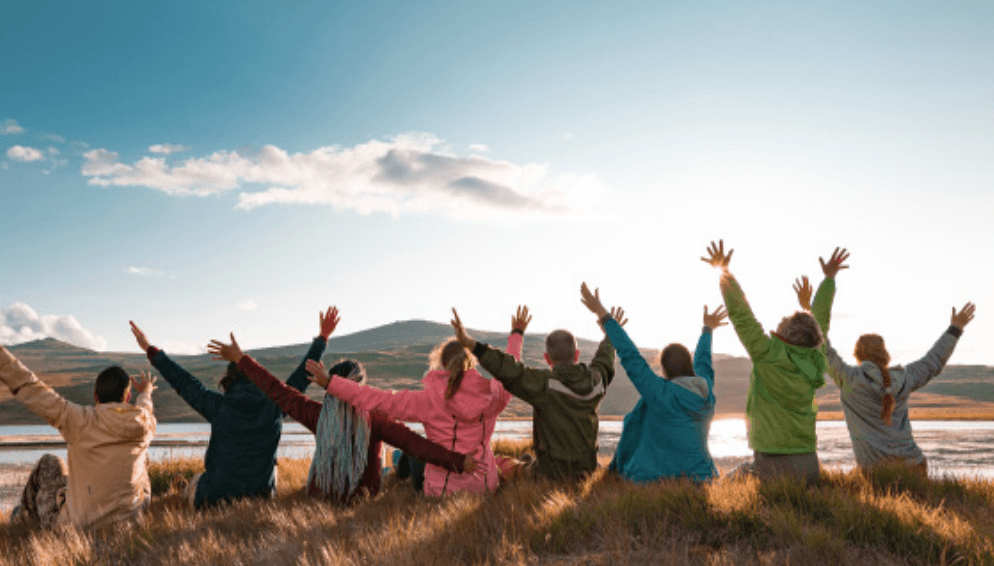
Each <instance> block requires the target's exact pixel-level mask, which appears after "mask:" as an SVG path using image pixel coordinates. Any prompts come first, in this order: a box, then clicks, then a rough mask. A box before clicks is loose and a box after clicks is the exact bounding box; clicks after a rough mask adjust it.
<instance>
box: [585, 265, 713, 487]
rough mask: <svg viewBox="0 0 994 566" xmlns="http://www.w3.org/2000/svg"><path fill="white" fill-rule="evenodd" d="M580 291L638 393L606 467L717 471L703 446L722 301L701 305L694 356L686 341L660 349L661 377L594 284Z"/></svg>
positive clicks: (676, 474)
mask: <svg viewBox="0 0 994 566" xmlns="http://www.w3.org/2000/svg"><path fill="white" fill-rule="evenodd" d="M580 293H581V295H582V297H583V299H582V300H583V304H584V305H586V306H587V308H588V309H590V310H591V312H593V313H594V314H596V315H597V317H598V319H602V320H604V322H603V326H604V331H605V332H606V333H607V336H608V338H609V339H610V340H611V344H613V345H614V348H615V350H617V352H618V356H619V357H620V358H621V366H622V367H623V368H625V372H626V373H627V374H628V378H629V379H631V380H632V383H633V384H634V385H635V388H636V389H637V390H638V392H639V394H640V395H641V398H640V399H639V400H638V403H636V405H635V408H634V409H632V411H631V412H630V413H628V414H627V415H626V416H625V424H624V427H623V428H622V431H621V439H620V441H619V442H618V448H617V450H616V451H615V453H614V458H613V459H612V460H611V464H610V469H611V470H613V471H615V472H617V473H618V474H620V475H621V476H622V477H624V478H626V479H629V480H632V481H636V482H649V481H654V480H658V479H660V478H681V477H684V478H690V479H692V480H694V481H697V482H703V481H707V480H709V479H711V478H714V477H717V475H718V474H717V470H716V469H715V466H714V460H712V459H711V452H710V451H709V450H708V433H709V432H710V429H711V419H712V418H713V417H714V404H715V398H714V369H713V368H712V366H711V333H712V331H713V330H714V329H715V328H718V327H719V326H724V325H725V324H727V323H725V322H723V320H724V318H725V317H726V316H727V314H726V313H725V312H724V311H723V310H722V308H721V307H718V310H716V311H715V312H714V313H711V314H708V308H707V306H705V307H704V330H703V332H702V333H701V338H700V340H698V342H697V352H696V353H695V355H694V358H693V361H691V357H690V352H689V351H688V350H687V348H686V347H685V346H683V345H682V344H670V345H669V346H667V347H666V348H664V349H663V351H662V353H661V354H660V363H661V365H662V367H663V374H664V376H665V377H663V378H660V376H658V375H656V373H655V372H653V371H652V369H651V368H650V367H649V364H648V363H646V361H645V359H644V358H643V357H642V355H641V354H640V353H639V351H638V348H636V346H635V344H634V343H633V342H632V341H631V339H630V338H629V337H628V333H627V332H625V330H624V329H623V328H622V325H621V324H619V323H618V321H616V320H613V319H611V318H610V315H609V314H608V312H607V309H605V308H604V306H603V305H602V304H601V301H600V294H599V293H598V292H597V290H595V291H594V293H593V294H591V293H590V290H589V289H588V288H587V284H586V283H584V284H583V285H582V286H581V287H580ZM605 317H606V318H605Z"/></svg>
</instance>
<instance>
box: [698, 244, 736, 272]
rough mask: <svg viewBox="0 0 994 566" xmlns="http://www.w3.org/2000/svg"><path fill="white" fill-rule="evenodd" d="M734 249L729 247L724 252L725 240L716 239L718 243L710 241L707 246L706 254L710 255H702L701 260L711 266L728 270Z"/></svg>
mask: <svg viewBox="0 0 994 566" xmlns="http://www.w3.org/2000/svg"><path fill="white" fill-rule="evenodd" d="M733 253H735V250H733V249H729V250H728V253H727V254H726V253H725V240H718V245H715V244H714V242H713V241H712V242H711V245H710V246H708V255H709V256H711V257H702V258H701V261H703V262H704V263H707V264H709V265H710V266H711V267H720V268H722V269H723V270H725V271H728V264H729V262H731V261H732V254H733Z"/></svg>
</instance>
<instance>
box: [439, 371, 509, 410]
mask: <svg viewBox="0 0 994 566" xmlns="http://www.w3.org/2000/svg"><path fill="white" fill-rule="evenodd" d="M421 383H422V384H424V387H425V390H428V391H431V392H433V393H434V394H435V395H438V397H439V399H442V400H443V401H444V405H445V409H446V410H447V411H448V412H450V413H451V414H452V415H454V416H455V417H456V418H457V419H459V420H463V421H473V420H479V418H480V417H481V416H483V414H484V413H485V412H486V410H487V409H488V408H489V407H490V406H491V405H493V403H494V400H495V398H496V395H497V391H495V388H497V387H500V383H499V382H497V381H496V380H491V379H486V378H485V377H483V376H482V375H480V372H478V371H476V369H475V368H474V369H470V370H467V371H466V373H465V374H463V377H462V382H460V384H459V389H457V390H456V393H455V394H454V395H453V396H452V398H451V399H445V390H446V388H447V387H448V385H449V372H448V371H446V370H442V369H436V370H431V371H429V372H428V373H426V374H425V376H424V377H423V378H422V379H421Z"/></svg>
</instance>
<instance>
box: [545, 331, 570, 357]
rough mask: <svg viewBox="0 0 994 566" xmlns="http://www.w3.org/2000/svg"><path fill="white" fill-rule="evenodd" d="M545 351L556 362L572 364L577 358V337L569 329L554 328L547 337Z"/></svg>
mask: <svg viewBox="0 0 994 566" xmlns="http://www.w3.org/2000/svg"><path fill="white" fill-rule="evenodd" d="M545 353H546V354H549V359H550V360H552V363H555V364H572V363H573V362H574V361H575V360H576V338H574V337H573V335H572V334H570V332H569V331H568V330H553V331H552V332H550V333H549V335H548V336H546V337H545Z"/></svg>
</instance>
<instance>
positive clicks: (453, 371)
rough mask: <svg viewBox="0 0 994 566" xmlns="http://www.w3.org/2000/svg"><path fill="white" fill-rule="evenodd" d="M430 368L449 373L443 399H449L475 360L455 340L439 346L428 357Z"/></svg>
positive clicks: (474, 363)
mask: <svg viewBox="0 0 994 566" xmlns="http://www.w3.org/2000/svg"><path fill="white" fill-rule="evenodd" d="M429 359H430V362H431V367H432V368H434V369H443V370H445V371H447V372H449V383H448V385H446V387H445V398H446V399H451V398H452V396H453V395H455V394H456V391H458V390H459V384H460V383H462V378H463V376H464V375H465V374H466V371H467V370H469V369H472V367H473V366H474V365H476V358H475V357H474V356H473V354H472V353H470V351H469V350H467V349H466V348H465V347H464V346H463V345H462V344H460V343H459V341H458V340H456V339H455V338H453V339H451V340H449V341H447V342H444V343H442V344H439V345H438V347H436V348H435V349H434V350H433V351H432V352H431V356H430V358H429Z"/></svg>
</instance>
